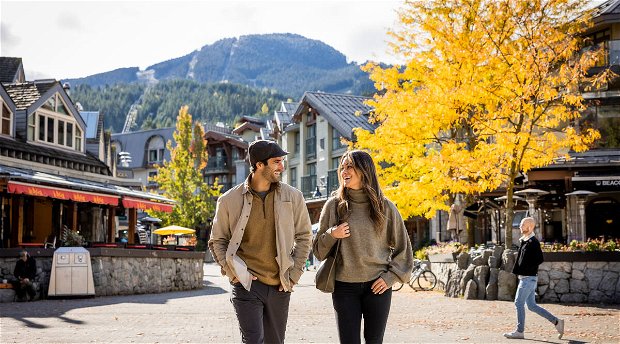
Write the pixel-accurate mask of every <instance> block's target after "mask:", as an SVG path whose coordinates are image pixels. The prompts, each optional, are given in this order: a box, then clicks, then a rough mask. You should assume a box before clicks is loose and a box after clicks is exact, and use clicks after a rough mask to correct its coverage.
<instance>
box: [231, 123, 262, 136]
mask: <svg viewBox="0 0 620 344" xmlns="http://www.w3.org/2000/svg"><path fill="white" fill-rule="evenodd" d="M264 126H265V123H264V122H263V123H261V125H258V124H256V123H252V122H244V123H243V124H241V125H240V126H238V127H236V128H235V129H233V131H232V132H233V134H237V135H241V134H242V133H243V132H244V131H246V130H252V131H254V132H257V133H258V132H260V130H261V128H263V127H264Z"/></svg>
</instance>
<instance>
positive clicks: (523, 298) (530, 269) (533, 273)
mask: <svg viewBox="0 0 620 344" xmlns="http://www.w3.org/2000/svg"><path fill="white" fill-rule="evenodd" d="M534 227H536V221H535V220H534V218H533V217H526V218H524V219H523V220H521V224H520V225H519V228H520V230H521V234H522V236H521V238H519V241H520V245H519V252H518V253H517V260H516V262H515V265H514V267H513V269H512V273H513V274H515V275H517V276H518V277H519V286H518V287H517V294H516V295H515V308H516V309H517V328H516V330H514V331H513V332H509V333H504V337H506V338H510V339H523V338H524V336H523V333H524V331H525V305H526V304H527V308H528V309H529V310H530V311H532V312H534V313H536V314H538V315H540V316H541V317H543V318H545V319H547V320H549V321H550V322H551V323H552V324H554V325H555V329H556V330H557V331H558V338H559V339H562V336H563V335H564V320H562V319H559V318H557V317H556V316H554V315H553V314H551V313H549V311H547V310H546V309H544V308H542V307H540V306H539V305H537V304H536V286H537V282H538V266H539V265H540V264H542V262H543V254H542V250H541V249H540V242H539V241H538V239H536V236H535V235H534Z"/></svg>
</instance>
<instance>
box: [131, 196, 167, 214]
mask: <svg viewBox="0 0 620 344" xmlns="http://www.w3.org/2000/svg"><path fill="white" fill-rule="evenodd" d="M123 207H125V208H136V209H142V210H155V211H163V212H165V213H171V212H172V208H173V207H174V206H173V205H172V204H166V203H157V202H152V201H146V200H143V199H139V198H131V197H123Z"/></svg>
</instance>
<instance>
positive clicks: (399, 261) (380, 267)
mask: <svg viewBox="0 0 620 344" xmlns="http://www.w3.org/2000/svg"><path fill="white" fill-rule="evenodd" d="M348 194H349V196H350V198H351V200H350V202H349V212H350V215H349V218H348V220H347V222H348V223H349V229H350V231H351V236H349V237H347V238H343V239H341V240H342V242H341V244H340V249H339V253H338V257H337V259H336V280H337V281H341V282H350V283H356V282H368V281H373V280H375V279H377V278H378V277H381V278H383V280H384V281H385V282H386V283H387V285H388V286H391V285H392V284H394V282H396V281H397V280H400V281H405V282H406V281H409V278H410V276H411V271H412V270H413V252H412V249H411V242H410V240H409V235H408V234H407V230H406V229H405V224H404V223H403V219H402V218H401V216H400V213H399V212H398V209H396V206H395V205H394V204H393V203H392V202H391V201H389V200H387V199H386V200H385V202H386V217H387V218H386V221H385V225H384V227H383V230H382V231H381V233H380V234H377V231H376V230H375V228H374V224H373V222H372V220H371V219H370V201H369V198H368V195H367V194H366V193H365V191H363V190H348ZM337 202H338V201H337V199H336V198H334V197H332V198H330V199H328V200H327V202H325V205H324V206H323V210H322V211H321V217H320V219H319V231H318V233H317V236H316V237H315V239H314V242H313V250H314V255H315V256H317V258H318V259H319V260H324V259H325V258H326V257H327V256H328V254H329V252H330V251H331V249H332V248H334V249H335V247H334V245H335V244H336V243H337V239H335V238H334V237H333V236H332V235H331V231H332V229H334V228H335V227H336V226H337V225H338V223H337V215H336V204H337ZM341 222H342V221H341ZM391 245H393V247H394V251H393V252H392V251H391V249H390V246H391ZM390 253H392V255H391V257H390Z"/></svg>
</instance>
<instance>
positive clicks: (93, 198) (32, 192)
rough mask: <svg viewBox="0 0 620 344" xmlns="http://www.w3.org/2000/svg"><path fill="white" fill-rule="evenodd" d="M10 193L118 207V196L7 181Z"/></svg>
mask: <svg viewBox="0 0 620 344" xmlns="http://www.w3.org/2000/svg"><path fill="white" fill-rule="evenodd" d="M8 190H9V192H10V193H14V194H22V195H29V196H36V197H50V198H56V199H62V200H71V201H75V202H82V203H86V202H89V203H95V204H107V205H113V206H118V199H119V197H118V196H112V195H105V194H97V193H92V192H86V191H74V190H69V189H63V188H55V187H51V186H43V185H36V184H28V183H20V182H14V181H9V185H8Z"/></svg>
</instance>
